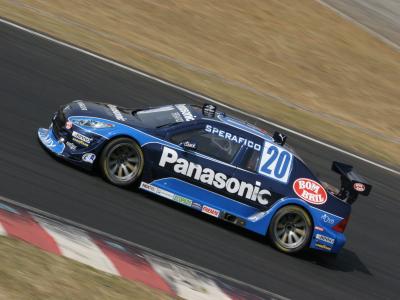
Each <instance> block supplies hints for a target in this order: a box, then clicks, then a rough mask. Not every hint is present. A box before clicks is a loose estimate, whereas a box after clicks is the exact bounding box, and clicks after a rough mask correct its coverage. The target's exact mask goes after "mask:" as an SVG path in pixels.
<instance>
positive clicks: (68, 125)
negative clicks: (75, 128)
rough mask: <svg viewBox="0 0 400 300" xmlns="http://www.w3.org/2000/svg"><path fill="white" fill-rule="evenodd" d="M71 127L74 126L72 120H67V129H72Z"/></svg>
mask: <svg viewBox="0 0 400 300" xmlns="http://www.w3.org/2000/svg"><path fill="white" fill-rule="evenodd" d="M71 128H72V122H71V121H67V123H65V129H71Z"/></svg>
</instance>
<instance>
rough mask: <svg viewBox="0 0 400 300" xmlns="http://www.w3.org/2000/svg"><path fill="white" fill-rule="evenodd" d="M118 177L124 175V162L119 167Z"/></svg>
mask: <svg viewBox="0 0 400 300" xmlns="http://www.w3.org/2000/svg"><path fill="white" fill-rule="evenodd" d="M118 177H122V164H120V165H119V168H118Z"/></svg>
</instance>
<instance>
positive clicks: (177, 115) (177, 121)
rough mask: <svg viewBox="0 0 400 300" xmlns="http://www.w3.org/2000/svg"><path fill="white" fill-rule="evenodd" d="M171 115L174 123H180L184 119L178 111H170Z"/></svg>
mask: <svg viewBox="0 0 400 300" xmlns="http://www.w3.org/2000/svg"><path fill="white" fill-rule="evenodd" d="M171 116H172V117H173V118H174V120H175V122H176V123H181V122H183V121H184V120H183V118H182V116H181V115H180V114H179V113H178V112H176V111H175V112H173V113H171Z"/></svg>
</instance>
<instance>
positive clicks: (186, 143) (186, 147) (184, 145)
mask: <svg viewBox="0 0 400 300" xmlns="http://www.w3.org/2000/svg"><path fill="white" fill-rule="evenodd" d="M179 146H181V147H182V148H183V149H184V150H186V151H187V150H192V151H194V150H196V149H197V144H196V143H194V142H191V141H183V142H181V143H180V144H179Z"/></svg>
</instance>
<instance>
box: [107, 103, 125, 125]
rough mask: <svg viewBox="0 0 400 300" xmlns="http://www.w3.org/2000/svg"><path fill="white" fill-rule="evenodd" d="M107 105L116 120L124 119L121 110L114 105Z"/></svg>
mask: <svg viewBox="0 0 400 300" xmlns="http://www.w3.org/2000/svg"><path fill="white" fill-rule="evenodd" d="M107 106H108V108H109V109H110V110H111V112H112V113H113V115H114V117H115V118H116V119H117V120H118V121H126V118H124V116H123V115H122V114H121V112H120V111H119V109H118V108H117V107H116V106H115V105H112V104H107Z"/></svg>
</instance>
